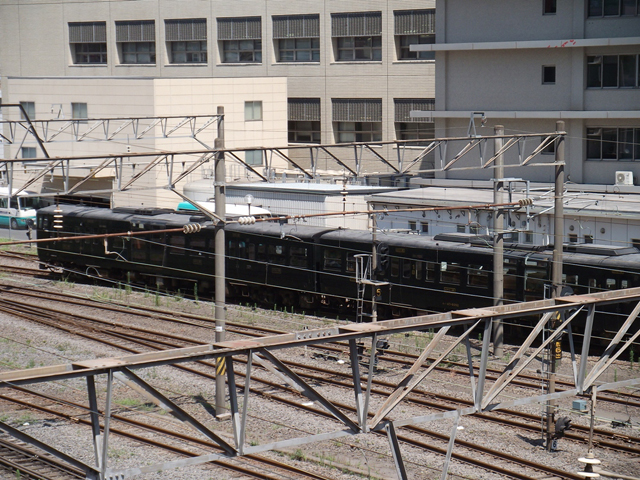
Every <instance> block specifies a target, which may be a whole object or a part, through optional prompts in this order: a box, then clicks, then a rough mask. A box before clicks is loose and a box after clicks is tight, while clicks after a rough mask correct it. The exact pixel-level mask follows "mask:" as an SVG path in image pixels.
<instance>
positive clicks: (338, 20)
mask: <svg viewBox="0 0 640 480" xmlns="http://www.w3.org/2000/svg"><path fill="white" fill-rule="evenodd" d="M331 36H332V38H333V42H334V48H335V58H336V61H339V62H348V61H381V60H382V13H381V12H363V13H334V14H331Z"/></svg>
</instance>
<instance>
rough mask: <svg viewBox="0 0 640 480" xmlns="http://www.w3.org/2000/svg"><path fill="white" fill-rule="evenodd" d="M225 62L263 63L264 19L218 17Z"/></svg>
mask: <svg viewBox="0 0 640 480" xmlns="http://www.w3.org/2000/svg"><path fill="white" fill-rule="evenodd" d="M218 43H219V45H220V50H221V55H220V56H221V58H222V62H223V63H262V19H261V18H260V17H242V18H218Z"/></svg>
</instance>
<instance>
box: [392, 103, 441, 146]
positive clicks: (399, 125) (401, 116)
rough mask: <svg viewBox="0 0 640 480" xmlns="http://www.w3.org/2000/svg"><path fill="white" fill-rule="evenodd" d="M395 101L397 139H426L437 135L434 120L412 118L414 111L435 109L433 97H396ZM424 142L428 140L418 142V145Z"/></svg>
mask: <svg viewBox="0 0 640 480" xmlns="http://www.w3.org/2000/svg"><path fill="white" fill-rule="evenodd" d="M393 102H394V108H395V112H394V115H395V118H394V120H395V127H396V139H397V140H424V139H432V138H434V137H435V127H434V123H433V122H425V119H424V118H411V112H412V111H420V112H430V111H433V110H434V109H435V100H434V99H433V98H415V99H412V98H396V99H394V100H393ZM423 144H426V142H416V145H423Z"/></svg>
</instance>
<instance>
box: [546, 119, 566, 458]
mask: <svg viewBox="0 0 640 480" xmlns="http://www.w3.org/2000/svg"><path fill="white" fill-rule="evenodd" d="M559 132H564V122H563V121H557V122H556V133H559ZM556 142H557V143H556V155H555V163H556V175H555V176H556V185H555V198H554V200H555V202H554V203H555V204H554V211H553V265H552V266H551V281H552V285H551V287H552V288H551V296H552V297H554V298H555V297H559V296H560V292H561V291H562V249H563V243H564V206H563V200H564V198H563V195H564V135H562V136H560V137H558V139H557V141H556ZM558 317H559V315H556V316H555V317H553V319H552V320H551V331H553V330H555V329H556V328H557V324H558V322H559V320H560V319H559V318H558ZM554 344H555V342H550V343H549V393H550V394H552V393H554V392H555V390H556V359H555V353H554V350H555V349H554ZM555 405H556V402H555V401H553V400H550V401H548V402H547V451H548V452H550V451H551V450H552V448H551V447H552V440H553V434H554V433H555V432H554V431H553V430H554V414H555Z"/></svg>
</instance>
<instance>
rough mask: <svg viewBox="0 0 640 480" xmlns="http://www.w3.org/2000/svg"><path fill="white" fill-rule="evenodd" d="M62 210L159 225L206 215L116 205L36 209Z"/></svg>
mask: <svg viewBox="0 0 640 480" xmlns="http://www.w3.org/2000/svg"><path fill="white" fill-rule="evenodd" d="M58 208H59V209H60V210H62V214H63V215H64V216H65V217H70V218H74V217H75V218H88V219H102V220H109V221H113V222H117V221H120V222H126V223H131V224H141V223H149V222H152V223H154V224H156V225H157V224H161V225H179V226H182V225H184V224H186V223H192V222H197V223H202V222H204V221H206V220H207V219H206V217H204V216H202V215H196V216H194V215H192V213H193V212H187V213H182V212H176V211H175V210H173V209H170V208H144V207H118V208H114V209H113V210H109V209H107V208H96V207H85V206H76V205H60V206H56V205H50V206H48V207H44V208H41V209H40V210H38V215H53V214H55V213H56V209H58Z"/></svg>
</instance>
